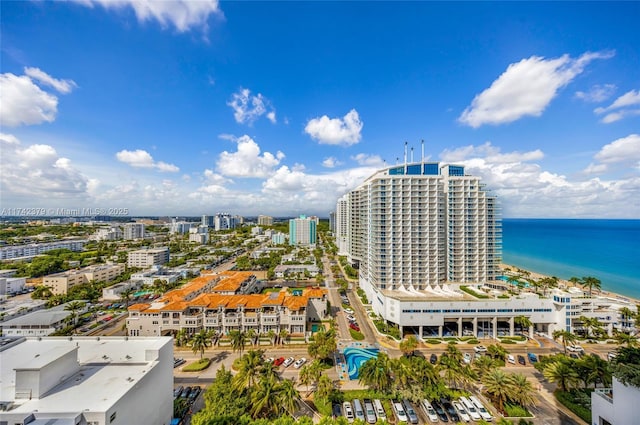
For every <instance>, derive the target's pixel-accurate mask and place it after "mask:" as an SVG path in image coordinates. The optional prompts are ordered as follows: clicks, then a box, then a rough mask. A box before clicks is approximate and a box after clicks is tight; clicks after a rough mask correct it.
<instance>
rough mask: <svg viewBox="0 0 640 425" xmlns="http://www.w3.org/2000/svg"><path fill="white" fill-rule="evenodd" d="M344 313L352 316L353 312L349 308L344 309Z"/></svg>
mask: <svg viewBox="0 0 640 425" xmlns="http://www.w3.org/2000/svg"><path fill="white" fill-rule="evenodd" d="M344 312H345V313H347V314H353V310H351V309H350V308H345V309H344Z"/></svg>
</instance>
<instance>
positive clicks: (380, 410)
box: [373, 398, 387, 421]
mask: <svg viewBox="0 0 640 425" xmlns="http://www.w3.org/2000/svg"><path fill="white" fill-rule="evenodd" d="M373 408H374V409H375V410H376V416H377V417H378V419H380V420H381V421H382V420H387V413H386V412H385V411H384V407H382V402H381V401H380V400H379V399H377V398H376V399H375V400H373Z"/></svg>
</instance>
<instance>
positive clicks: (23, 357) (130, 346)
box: [0, 336, 173, 425]
mask: <svg viewBox="0 0 640 425" xmlns="http://www.w3.org/2000/svg"><path fill="white" fill-rule="evenodd" d="M0 357H1V358H2V361H1V362H0V423H2V424H11V425H14V424H38V425H40V424H76V425H131V424H139V425H169V424H170V423H171V417H172V413H173V399H172V388H173V367H172V364H173V340H172V338H168V337H163V338H131V337H77V336H74V337H38V338H36V337H33V338H2V339H1V340H0ZM141 412H143V413H144V414H141Z"/></svg>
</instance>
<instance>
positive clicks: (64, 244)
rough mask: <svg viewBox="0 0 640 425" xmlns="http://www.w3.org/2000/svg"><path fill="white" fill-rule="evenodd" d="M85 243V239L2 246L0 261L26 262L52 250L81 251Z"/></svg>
mask: <svg viewBox="0 0 640 425" xmlns="http://www.w3.org/2000/svg"><path fill="white" fill-rule="evenodd" d="M86 243H87V241H86V240H85V239H68V240H61V241H55V242H45V243H31V244H26V245H11V246H3V247H1V248H0V260H17V259H25V260H26V259H29V258H33V257H35V256H36V255H40V254H44V253H45V252H47V251H51V250H54V249H68V250H70V251H82V250H83V248H84V245H85V244H86Z"/></svg>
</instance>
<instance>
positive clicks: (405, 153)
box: [404, 142, 407, 165]
mask: <svg viewBox="0 0 640 425" xmlns="http://www.w3.org/2000/svg"><path fill="white" fill-rule="evenodd" d="M404 165H407V142H404Z"/></svg>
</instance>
